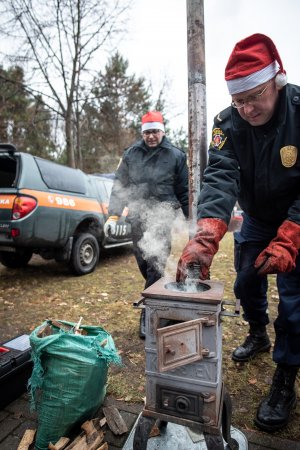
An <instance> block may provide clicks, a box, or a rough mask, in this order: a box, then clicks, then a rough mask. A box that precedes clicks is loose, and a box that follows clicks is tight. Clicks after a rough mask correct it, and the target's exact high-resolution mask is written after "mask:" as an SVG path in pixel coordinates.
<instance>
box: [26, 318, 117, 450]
mask: <svg viewBox="0 0 300 450" xmlns="http://www.w3.org/2000/svg"><path fill="white" fill-rule="evenodd" d="M80 330H81V331H82V332H83V333H85V334H82V335H80V334H74V331H75V324H74V323H72V322H65V321H50V320H49V321H46V322H44V323H43V324H42V325H41V326H39V327H37V328H36V329H35V330H34V331H33V332H32V333H31V335H30V344H31V349H32V360H33V371H32V375H31V378H30V380H29V390H30V393H31V406H32V408H33V409H35V410H36V411H37V413H38V429H37V434H36V444H35V448H36V450H46V449H48V444H49V442H52V443H54V442H57V441H58V439H59V438H60V437H61V436H68V435H69V434H70V433H71V432H72V429H73V428H74V427H76V426H78V425H81V424H82V423H83V422H84V421H85V420H88V419H91V418H92V417H93V415H94V414H95V413H96V411H97V409H98V408H99V407H100V406H101V404H102V402H103V400H104V397H105V394H106V382H107V371H108V367H109V364H110V363H116V364H120V363H121V360H120V357H119V355H118V353H117V350H116V348H115V345H114V341H113V339H112V337H111V336H110V334H109V333H107V332H106V331H105V330H104V329H102V328H100V327H95V326H81V327H80Z"/></svg>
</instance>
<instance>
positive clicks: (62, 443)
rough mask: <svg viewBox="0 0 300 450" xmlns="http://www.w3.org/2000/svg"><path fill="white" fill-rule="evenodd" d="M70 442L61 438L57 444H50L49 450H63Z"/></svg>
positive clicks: (65, 438)
mask: <svg viewBox="0 0 300 450" xmlns="http://www.w3.org/2000/svg"><path fill="white" fill-rule="evenodd" d="M69 442H70V439H69V438H67V437H61V438H60V439H59V440H58V441H57V442H56V444H52V442H50V444H49V445H48V448H49V450H63V449H64V448H65V447H66V446H67V444H68V443H69Z"/></svg>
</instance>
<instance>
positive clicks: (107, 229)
mask: <svg viewBox="0 0 300 450" xmlns="http://www.w3.org/2000/svg"><path fill="white" fill-rule="evenodd" d="M118 220H119V216H109V218H108V219H107V221H106V222H105V224H104V228H103V231H104V234H105V236H106V237H109V236H114V235H115V234H116V231H117V222H118Z"/></svg>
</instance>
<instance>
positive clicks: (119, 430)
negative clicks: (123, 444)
mask: <svg viewBox="0 0 300 450" xmlns="http://www.w3.org/2000/svg"><path fill="white" fill-rule="evenodd" d="M103 413H104V415H105V417H106V420H107V425H108V426H109V428H110V429H111V431H112V432H113V433H114V434H124V433H127V431H128V428H127V425H126V423H125V422H124V419H123V417H122V416H121V414H120V413H119V411H118V409H117V408H116V407H115V406H104V407H103Z"/></svg>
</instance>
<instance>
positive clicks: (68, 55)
mask: <svg viewBox="0 0 300 450" xmlns="http://www.w3.org/2000/svg"><path fill="white" fill-rule="evenodd" d="M128 4H129V1H128V0H108V1H106V0H0V6H1V10H0V15H1V16H0V17H1V19H0V33H1V34H2V36H3V37H7V38H9V39H10V42H12V43H13V45H12V46H10V47H13V48H14V51H13V54H11V55H9V54H8V52H6V57H8V58H9V60H10V62H12V61H13V62H17V63H18V64H19V65H20V64H22V65H23V66H26V69H27V70H26V73H27V74H28V75H29V76H28V80H27V83H28V85H29V86H30V88H31V89H32V92H36V93H37V94H40V93H42V94H43V99H44V102H45V103H46V105H47V106H48V107H49V108H51V109H52V111H53V112H55V113H56V114H58V115H59V116H60V117H61V119H62V120H63V127H64V137H65V145H66V153H67V163H68V165H69V166H71V167H75V166H76V163H77V160H79V161H80V148H79V147H80V145H79V136H80V133H79V131H78V130H80V121H81V111H82V110H83V108H84V104H85V102H86V99H87V97H88V95H89V88H88V85H89V82H90V80H91V79H92V77H93V74H94V73H95V71H97V69H98V70H99V66H98V67H96V65H95V58H96V56H98V58H100V53H101V50H104V47H105V45H106V44H107V43H108V41H109V40H110V38H111V37H113V36H115V35H116V34H117V33H119V32H121V31H122V29H121V28H122V19H125V18H126V12H127V10H128ZM16 44H18V45H17V46H16ZM93 65H94V67H93ZM93 71H94V72H93ZM82 93H84V94H85V96H84V97H81V95H82ZM76 143H77V144H76Z"/></svg>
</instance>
